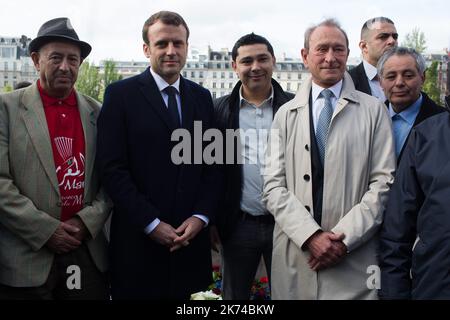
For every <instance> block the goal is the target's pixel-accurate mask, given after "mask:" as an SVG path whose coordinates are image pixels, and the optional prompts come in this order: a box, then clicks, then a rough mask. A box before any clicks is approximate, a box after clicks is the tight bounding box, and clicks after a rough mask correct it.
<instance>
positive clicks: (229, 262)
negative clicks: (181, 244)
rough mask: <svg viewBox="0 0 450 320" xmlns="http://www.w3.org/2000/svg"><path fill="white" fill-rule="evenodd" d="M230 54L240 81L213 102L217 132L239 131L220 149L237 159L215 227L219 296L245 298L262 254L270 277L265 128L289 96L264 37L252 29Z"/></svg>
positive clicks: (231, 167)
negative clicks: (277, 77)
mask: <svg viewBox="0 0 450 320" xmlns="http://www.w3.org/2000/svg"><path fill="white" fill-rule="evenodd" d="M232 59H233V61H232V66H233V69H234V71H235V72H236V73H237V75H238V76H239V79H240V81H239V82H238V83H237V84H236V86H235V87H234V89H233V92H232V93H231V94H230V95H226V96H224V97H221V98H219V99H216V100H215V101H214V107H215V111H216V121H217V124H218V126H219V128H220V129H221V130H222V132H225V131H226V130H227V129H241V130H242V131H241V134H240V135H239V139H240V144H238V145H239V147H236V144H233V148H226V151H225V152H227V151H228V152H230V151H231V150H233V152H234V154H236V155H238V157H241V159H242V161H239V162H235V163H233V164H227V165H226V167H225V171H226V174H225V177H226V183H225V185H226V189H225V192H224V193H223V197H222V204H221V205H220V206H219V208H220V210H219V212H218V215H217V228H218V231H219V232H220V239H221V241H222V245H223V247H222V248H223V252H222V258H223V261H222V263H223V293H224V298H225V299H227V300H230V299H233V300H236V299H238V300H248V299H249V298H250V289H251V286H252V283H253V279H254V278H255V274H256V271H257V268H258V265H259V262H260V260H261V257H262V256H263V257H264V262H265V265H266V270H267V273H268V275H269V277H270V266H271V262H272V237H273V226H274V224H275V222H274V219H273V216H272V215H271V214H270V213H269V212H268V211H267V209H266V208H265V206H264V205H263V203H262V200H261V193H262V185H263V181H262V176H261V171H262V167H263V163H264V162H263V161H262V159H264V151H265V145H266V143H267V136H268V131H269V130H270V127H271V125H272V120H273V116H274V115H275V113H276V112H277V110H278V108H279V107H280V106H281V105H282V104H284V103H286V102H288V101H289V100H291V99H292V98H293V97H294V95H293V94H291V93H288V92H284V91H283V89H282V88H281V86H280V85H279V84H278V82H276V81H275V80H274V79H272V73H273V69H274V68H275V55H274V52H273V48H272V45H271V44H270V42H269V41H268V40H267V39H266V38H264V37H262V36H259V35H256V34H254V33H251V34H247V35H245V36H243V37H241V38H240V39H239V40H238V41H237V42H236V44H235V45H234V47H233V50H232ZM227 142H228V143H231V142H232V141H227ZM227 156H228V155H227ZM213 232H214V228H212V233H213ZM213 239H214V237H213Z"/></svg>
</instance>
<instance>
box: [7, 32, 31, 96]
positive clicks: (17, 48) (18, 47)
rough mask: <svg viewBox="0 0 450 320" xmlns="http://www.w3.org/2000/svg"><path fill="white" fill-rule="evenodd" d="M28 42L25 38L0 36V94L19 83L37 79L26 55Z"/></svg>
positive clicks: (28, 39)
mask: <svg viewBox="0 0 450 320" xmlns="http://www.w3.org/2000/svg"><path fill="white" fill-rule="evenodd" d="M30 41H31V39H30V38H28V37H26V36H22V37H20V38H15V37H3V36H0V92H2V91H4V90H11V89H12V88H14V87H15V86H16V85H17V84H18V83H19V82H22V81H29V82H33V81H35V80H36V79H37V78H38V73H37V71H36V69H35V68H34V64H33V61H32V60H31V58H30V56H29V55H28V44H29V43H30Z"/></svg>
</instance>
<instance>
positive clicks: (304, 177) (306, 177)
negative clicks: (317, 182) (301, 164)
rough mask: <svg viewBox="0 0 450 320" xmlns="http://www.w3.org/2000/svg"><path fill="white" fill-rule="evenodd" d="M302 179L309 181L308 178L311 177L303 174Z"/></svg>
mask: <svg viewBox="0 0 450 320" xmlns="http://www.w3.org/2000/svg"><path fill="white" fill-rule="evenodd" d="M303 179H305V181H309V180H311V177H310V176H309V174H305V175H304V176H303Z"/></svg>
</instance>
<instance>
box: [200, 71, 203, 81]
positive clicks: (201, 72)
mask: <svg viewBox="0 0 450 320" xmlns="http://www.w3.org/2000/svg"><path fill="white" fill-rule="evenodd" d="M199 78H202V79H203V71H200V72H199Z"/></svg>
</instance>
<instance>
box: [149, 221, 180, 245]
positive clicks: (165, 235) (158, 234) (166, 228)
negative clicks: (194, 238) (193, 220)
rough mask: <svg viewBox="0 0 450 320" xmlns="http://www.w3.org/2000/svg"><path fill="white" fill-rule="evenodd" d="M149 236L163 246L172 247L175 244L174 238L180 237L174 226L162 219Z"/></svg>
mask: <svg viewBox="0 0 450 320" xmlns="http://www.w3.org/2000/svg"><path fill="white" fill-rule="evenodd" d="M149 237H150V238H151V239H152V240H154V241H156V242H158V243H159V244H162V245H163V246H166V247H168V248H172V246H173V245H174V240H175V239H176V238H177V237H178V235H177V233H176V231H175V228H174V227H172V226H171V225H170V224H168V223H165V222H163V221H161V222H160V223H159V224H158V225H157V226H156V228H155V229H153V231H152V232H150V234H149Z"/></svg>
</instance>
